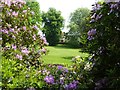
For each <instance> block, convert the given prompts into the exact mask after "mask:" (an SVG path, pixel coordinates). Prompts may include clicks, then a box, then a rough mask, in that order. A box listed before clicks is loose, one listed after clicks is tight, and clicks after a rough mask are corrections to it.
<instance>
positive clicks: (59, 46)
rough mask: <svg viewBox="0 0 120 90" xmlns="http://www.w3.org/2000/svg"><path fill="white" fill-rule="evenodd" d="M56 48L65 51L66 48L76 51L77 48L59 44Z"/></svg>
mask: <svg viewBox="0 0 120 90" xmlns="http://www.w3.org/2000/svg"><path fill="white" fill-rule="evenodd" d="M54 48H62V49H64V48H68V49H76V48H74V47H71V46H69V45H67V44H58V45H57V46H54Z"/></svg>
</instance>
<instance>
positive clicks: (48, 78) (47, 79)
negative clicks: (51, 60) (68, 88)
mask: <svg viewBox="0 0 120 90" xmlns="http://www.w3.org/2000/svg"><path fill="white" fill-rule="evenodd" d="M44 81H45V82H46V83H48V84H53V83H54V77H53V76H52V75H50V76H46V77H45V78H44Z"/></svg>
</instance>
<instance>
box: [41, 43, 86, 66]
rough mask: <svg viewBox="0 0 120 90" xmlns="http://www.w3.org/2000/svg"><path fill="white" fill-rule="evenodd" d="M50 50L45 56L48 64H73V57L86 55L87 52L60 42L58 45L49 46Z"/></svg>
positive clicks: (44, 58)
mask: <svg viewBox="0 0 120 90" xmlns="http://www.w3.org/2000/svg"><path fill="white" fill-rule="evenodd" d="M46 48H47V49H48V50H49V52H48V54H47V55H46V56H43V61H44V63H46V64H64V65H71V64H72V62H71V60H72V58H73V57H75V56H78V55H79V56H81V57H86V56H88V54H87V53H82V52H80V49H74V48H69V47H68V46H66V45H63V44H58V45H57V46H47V47H46Z"/></svg>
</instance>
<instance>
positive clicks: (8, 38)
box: [0, 0, 47, 63]
mask: <svg viewBox="0 0 120 90" xmlns="http://www.w3.org/2000/svg"><path fill="white" fill-rule="evenodd" d="M1 7H2V13H1V14H2V17H1V19H2V26H1V28H0V31H1V32H2V42H3V43H2V47H3V48H4V49H3V50H4V53H3V55H4V56H5V57H6V58H14V59H19V60H23V61H24V62H25V61H26V60H28V61H29V62H31V63H32V59H34V60H35V61H36V60H39V58H40V57H41V55H42V54H43V53H45V52H46V51H47V50H46V49H45V48H43V47H44V45H47V41H46V39H45V37H44V38H40V37H42V36H41V35H39V34H38V32H39V28H38V25H36V24H35V23H31V20H30V19H31V18H33V14H34V12H33V11H31V9H30V8H29V7H28V6H27V4H26V2H25V1H24V0H2V1H1ZM36 47H37V49H36ZM5 48H7V49H5ZM38 50H40V51H41V52H40V53H38ZM31 52H32V53H31ZM6 55H7V56H6ZM29 55H30V56H29ZM35 55H36V56H37V57H35ZM8 56H9V57H8ZM29 59H30V60H29Z"/></svg>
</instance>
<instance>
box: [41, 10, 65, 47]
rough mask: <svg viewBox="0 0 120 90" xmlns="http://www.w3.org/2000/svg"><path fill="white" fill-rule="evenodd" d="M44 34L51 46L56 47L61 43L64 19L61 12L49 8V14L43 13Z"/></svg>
mask: <svg viewBox="0 0 120 90" xmlns="http://www.w3.org/2000/svg"><path fill="white" fill-rule="evenodd" d="M42 19H43V20H42V22H43V32H44V33H45V35H46V39H47V41H48V43H49V45H56V44H57V43H58V42H59V38H60V34H61V29H62V28H63V23H64V19H63V17H62V16H61V12H60V11H56V9H54V8H49V10H48V12H46V13H45V12H43V13H42Z"/></svg>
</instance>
